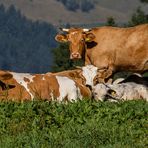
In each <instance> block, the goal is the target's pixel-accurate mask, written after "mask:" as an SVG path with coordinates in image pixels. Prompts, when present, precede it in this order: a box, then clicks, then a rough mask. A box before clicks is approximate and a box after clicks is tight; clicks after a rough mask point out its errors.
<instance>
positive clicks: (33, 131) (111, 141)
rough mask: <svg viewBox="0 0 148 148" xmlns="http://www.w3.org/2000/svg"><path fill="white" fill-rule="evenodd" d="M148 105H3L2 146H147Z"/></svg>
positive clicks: (86, 102) (0, 114)
mask: <svg viewBox="0 0 148 148" xmlns="http://www.w3.org/2000/svg"><path fill="white" fill-rule="evenodd" d="M147 136H148V103H146V102H144V101H127V102H123V103H122V102H121V103H118V104H117V103H109V102H95V101H90V100H83V101H78V102H77V103H68V104H67V105H64V104H57V103H49V102H43V101H37V102H26V103H14V102H9V103H4V102H0V147H5V148H7V147H8V148H9V147H11V148H13V147H35V148H40V147H96V146H99V147H103V148H104V147H106V148H107V147H113V148H114V147H126V148H128V147H146V146H148V141H147Z"/></svg>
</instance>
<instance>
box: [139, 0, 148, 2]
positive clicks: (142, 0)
mask: <svg viewBox="0 0 148 148" xmlns="http://www.w3.org/2000/svg"><path fill="white" fill-rule="evenodd" d="M140 1H141V2H142V3H148V0H140Z"/></svg>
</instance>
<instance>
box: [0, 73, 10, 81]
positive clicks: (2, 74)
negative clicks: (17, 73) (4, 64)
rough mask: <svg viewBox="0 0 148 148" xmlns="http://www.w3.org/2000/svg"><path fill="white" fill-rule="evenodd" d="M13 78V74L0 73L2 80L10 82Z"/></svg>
mask: <svg viewBox="0 0 148 148" xmlns="http://www.w3.org/2000/svg"><path fill="white" fill-rule="evenodd" d="M12 77H13V75H12V74H10V73H8V72H5V71H0V80H8V79H11V78H12Z"/></svg>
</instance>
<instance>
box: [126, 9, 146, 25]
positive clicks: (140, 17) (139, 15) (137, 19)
mask: <svg viewBox="0 0 148 148" xmlns="http://www.w3.org/2000/svg"><path fill="white" fill-rule="evenodd" d="M144 23H148V15H146V14H145V13H144V11H142V9H141V8H140V7H138V8H137V10H136V12H135V13H134V14H133V15H132V18H131V20H130V21H129V23H128V26H136V25H139V24H144Z"/></svg>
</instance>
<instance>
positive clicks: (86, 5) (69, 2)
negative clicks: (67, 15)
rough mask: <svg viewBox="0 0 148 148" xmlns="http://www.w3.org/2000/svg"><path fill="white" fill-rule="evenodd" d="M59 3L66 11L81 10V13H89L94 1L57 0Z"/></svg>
mask: <svg viewBox="0 0 148 148" xmlns="http://www.w3.org/2000/svg"><path fill="white" fill-rule="evenodd" d="M57 1H59V2H61V3H62V4H63V5H64V6H65V7H66V9H68V10H70V11H77V10H81V11H82V12H89V11H90V10H91V9H94V7H95V4H96V0H57Z"/></svg>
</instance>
